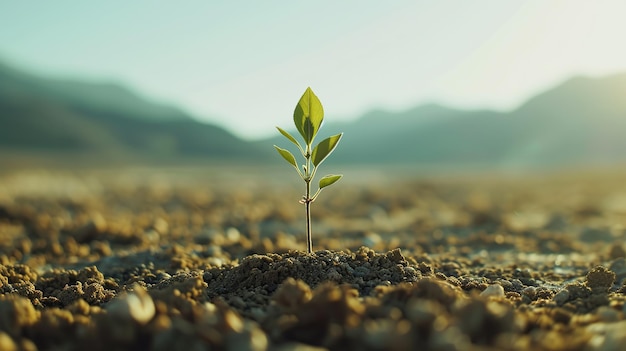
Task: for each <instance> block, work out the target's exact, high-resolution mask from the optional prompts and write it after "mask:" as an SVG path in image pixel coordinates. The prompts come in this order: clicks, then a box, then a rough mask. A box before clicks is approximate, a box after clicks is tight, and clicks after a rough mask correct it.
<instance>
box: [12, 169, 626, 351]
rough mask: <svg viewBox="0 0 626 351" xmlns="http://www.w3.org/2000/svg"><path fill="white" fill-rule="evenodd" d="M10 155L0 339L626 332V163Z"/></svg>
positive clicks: (496, 338) (133, 341) (109, 342)
mask: <svg viewBox="0 0 626 351" xmlns="http://www.w3.org/2000/svg"><path fill="white" fill-rule="evenodd" d="M348 179H349V178H348V177H346V180H342V182H340V183H338V184H337V185H336V186H334V188H331V189H332V190H330V189H329V190H327V191H325V192H324V193H323V194H322V196H320V198H319V199H318V201H316V203H315V204H313V217H314V218H313V219H314V226H313V229H314V247H315V249H316V250H317V251H316V252H315V253H313V254H308V253H306V252H305V238H304V233H303V228H304V223H303V208H302V206H301V205H298V199H299V198H300V196H301V194H300V190H299V186H298V185H299V184H297V183H291V182H283V181H282V180H276V179H274V180H273V181H271V182H269V183H267V182H264V183H260V181H259V179H258V178H255V177H253V176H250V177H247V176H243V175H237V176H231V175H224V174H216V173H214V172H201V171H197V172H182V171H181V172H171V171H170V172H156V171H154V170H152V171H148V170H144V171H133V172H130V171H117V172H99V173H96V172H91V173H90V172H81V173H74V174H72V173H60V172H55V173H51V172H35V171H29V172H14V173H4V174H2V175H0V350H84V349H89V350H94V351H95V350H112V349H115V350H141V349H153V350H186V351H191V350H208V349H218V350H222V349H223V350H323V349H330V350H351V349H352V350H416V349H422V350H528V349H533V350H607V351H608V350H622V349H623V348H624V345H626V318H625V315H626V303H625V302H626V284H625V282H626V280H625V278H626V259H625V257H626V251H625V249H626V243H625V242H624V239H625V237H626V182H624V181H623V180H624V179H626V177H625V176H624V173H611V174H608V173H603V174H594V175H586V176H582V175H576V176H573V175H559V176H555V175H549V176H546V175H544V176H533V177H531V176H526V177H515V178H514V177H496V176H491V177H484V176H473V177H466V178H464V179H453V178H452V177H449V178H447V179H438V180H436V179H434V178H432V179H411V177H404V178H398V179H397V180H394V181H393V182H390V180H389V179H387V178H385V177H382V178H381V177H378V178H376V177H374V178H372V179H370V180H368V181H364V180H363V179H361V180H360V181H353V182H350V181H349V180H348Z"/></svg>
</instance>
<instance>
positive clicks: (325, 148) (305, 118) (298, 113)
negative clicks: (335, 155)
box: [274, 88, 343, 189]
mask: <svg viewBox="0 0 626 351" xmlns="http://www.w3.org/2000/svg"><path fill="white" fill-rule="evenodd" d="M293 121H294V123H295V125H296V129H297V130H298V132H299V133H300V135H301V136H302V138H303V139H304V142H305V147H303V146H302V145H300V143H299V142H298V141H297V140H296V138H294V137H293V136H292V135H291V134H289V132H287V131H286V130H284V129H282V128H280V127H276V128H277V129H278V131H279V132H280V133H281V134H282V135H283V136H284V137H285V138H287V139H288V140H289V141H291V142H292V143H293V144H294V145H296V146H297V147H298V149H299V150H300V152H301V153H302V156H304V157H305V158H306V159H308V158H309V157H310V158H311V161H312V162H313V166H314V167H317V166H319V165H320V164H321V163H322V162H323V161H324V160H325V159H326V158H327V157H328V156H329V155H330V154H331V153H332V152H333V150H334V149H335V147H336V146H337V144H338V143H339V140H340V139H341V137H342V135H343V133H339V134H336V135H333V136H330V137H328V138H326V139H324V140H322V141H321V142H320V143H319V144H317V145H316V146H315V147H314V148H313V150H312V151H311V145H312V144H313V140H315V136H316V135H317V133H318V132H319V130H320V128H321V126H322V122H323V121H324V108H323V107H322V103H321V102H320V100H319V98H318V97H317V96H316V95H315V94H314V93H313V91H312V90H311V88H307V89H306V91H305V92H304V94H303V95H302V97H301V98H300V101H298V104H297V105H296V108H295V110H294V112H293ZM274 147H275V148H276V150H277V151H278V153H279V154H280V155H281V156H282V157H283V158H284V159H285V160H286V161H287V162H289V163H290V164H291V165H292V166H293V167H294V168H295V169H296V171H298V173H299V174H300V176H301V177H302V178H303V179H305V180H307V179H306V178H307V177H309V176H310V175H311V174H310V173H309V172H310V170H306V169H305V170H304V172H305V173H304V174H303V173H302V172H300V169H299V168H298V164H297V162H296V158H295V157H294V156H293V154H292V153H291V152H289V151H288V150H286V149H282V148H280V147H278V146H276V145H274ZM309 152H310V155H309ZM340 178H341V175H327V176H325V177H323V178H322V179H320V182H319V187H320V189H322V188H324V187H327V186H329V185H331V184H333V183H335V182H336V181H338V180H339V179H340ZM308 180H309V181H310V179H308Z"/></svg>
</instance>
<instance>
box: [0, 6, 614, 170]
mask: <svg viewBox="0 0 626 351" xmlns="http://www.w3.org/2000/svg"><path fill="white" fill-rule="evenodd" d="M624 13H626V3H624V2H623V1H611V0H603V1H598V2H588V1H578V0H568V1H550V2H546V1H506V2H503V1H498V0H493V1H491V0H481V1H473V2H471V3H469V2H465V1H436V2H434V1H393V2H380V1H369V0H359V1H353V0H350V1H343V2H341V3H337V2H335V1H326V0H321V1H306V2H305V1H292V2H285V1H275V0H273V1H272V0H270V1H264V2H252V1H238V0H236V1H228V2H202V1H191V2H186V3H184V4H180V3H172V2H161V1H157V2H155V1H147V0H141V1H139V0H138V1H133V2H131V3H129V2H123V1H118V0H115V1H107V2H100V3H92V2H90V3H88V2H84V1H78V0H59V1H54V2H38V3H32V2H17V1H9V0H0V169H1V170H11V169H17V168H33V167H34V168H37V167H59V166H60V167H69V166H73V167H98V168H111V167H122V166H129V165H130V166H136V165H142V166H143V165H145V166H159V167H160V166H168V167H169V166H171V167H183V166H185V167H188V166H209V167H218V166H219V167H228V166H231V167H232V166H244V165H264V166H267V167H269V168H272V169H274V168H275V169H278V170H279V171H280V172H283V171H284V172H285V173H287V171H286V169H287V167H288V166H287V165H285V164H283V161H282V160H280V157H279V156H278V155H276V154H275V152H274V150H273V148H272V144H279V145H281V146H283V147H289V142H287V141H286V140H282V139H281V138H279V137H278V133H277V132H276V130H275V129H274V127H275V126H276V125H278V126H281V127H283V128H285V129H291V130H293V128H292V126H293V120H292V113H293V108H294V106H295V104H296V102H297V101H298V99H299V98H300V96H301V94H302V93H303V92H304V90H305V89H306V87H308V86H310V87H312V89H313V90H314V91H315V93H316V94H317V95H318V97H319V98H320V100H321V101H322V104H323V105H324V108H325V111H326V122H325V125H324V128H322V134H326V135H328V134H335V133H338V132H340V131H343V132H344V133H345V136H344V138H343V140H342V143H341V145H339V147H338V148H337V150H336V152H335V153H334V154H333V156H332V157H331V158H329V159H328V161H326V162H327V164H328V169H329V170H331V171H332V170H340V171H341V170H343V169H345V168H350V169H358V170H360V171H359V174H361V175H362V174H365V173H366V172H363V170H370V171H371V170H377V169H380V170H386V169H389V167H396V169H406V170H410V171H417V172H424V173H428V172H441V171H443V172H448V173H454V174H465V173H467V172H484V171H487V172H490V171H500V172H511V173H523V172H528V171H537V170H539V171H543V170H550V171H552V170H583V169H584V170H588V169H601V170H604V169H613V168H620V167H622V165H624V164H626V162H624V161H626V137H625V132H626V46H624V45H622V42H623V34H624V33H626V22H625V21H623V14H624ZM229 169H231V168H229Z"/></svg>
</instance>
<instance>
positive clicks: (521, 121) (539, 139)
mask: <svg viewBox="0 0 626 351" xmlns="http://www.w3.org/2000/svg"><path fill="white" fill-rule="evenodd" d="M625 94H626V74H619V75H613V76H608V77H602V78H587V77H575V78H572V79H569V80H567V81H565V82H563V83H562V84H560V85H558V86H556V87H554V88H552V89H550V90H548V91H545V92H543V93H541V94H538V95H536V96H535V97H533V98H531V99H529V100H528V101H527V102H526V103H524V104H523V105H521V106H520V107H519V108H517V109H515V110H514V111H510V112H496V111H489V110H475V111H467V110H455V109H450V108H446V107H443V106H439V105H435V104H429V105H423V106H419V107H416V108H413V109H410V110H407V111H402V112H388V111H382V110H377V111H372V112H370V113H368V114H366V115H364V116H362V117H361V118H359V119H357V120H355V121H354V122H350V123H336V124H332V123H331V124H329V125H326V126H324V128H323V129H322V131H323V132H324V133H332V134H334V133H338V132H340V131H343V132H345V134H344V137H343V138H342V141H341V144H340V145H339V146H338V147H337V149H336V151H335V152H334V154H333V156H332V157H331V158H329V159H328V161H326V162H329V163H335V164H366V163H376V164H400V165H406V166H409V167H410V166H435V167H438V166H445V167H459V168H463V167H479V168H487V169H493V168H540V167H541V168H543V167H552V168H555V167H563V166H567V167H570V166H588V165H615V164H620V163H621V164H624V163H625V162H626V135H625V133H626V95H625ZM319 140H321V139H319ZM262 143H263V144H264V146H263V147H267V146H268V145H269V144H277V145H283V146H288V142H287V143H285V141H283V140H281V137H276V138H272V139H270V140H266V141H263V142H262Z"/></svg>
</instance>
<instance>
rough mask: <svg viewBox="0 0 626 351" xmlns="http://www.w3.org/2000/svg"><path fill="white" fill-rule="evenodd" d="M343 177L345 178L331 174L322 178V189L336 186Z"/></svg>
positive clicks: (341, 175)
mask: <svg viewBox="0 0 626 351" xmlns="http://www.w3.org/2000/svg"><path fill="white" fill-rule="evenodd" d="M341 177H343V174H329V175H326V176H324V177H322V179H320V189H324V188H325V187H327V186H329V185H333V184H335V183H336V182H337V181H338V180H339V179H341Z"/></svg>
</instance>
